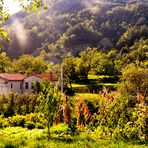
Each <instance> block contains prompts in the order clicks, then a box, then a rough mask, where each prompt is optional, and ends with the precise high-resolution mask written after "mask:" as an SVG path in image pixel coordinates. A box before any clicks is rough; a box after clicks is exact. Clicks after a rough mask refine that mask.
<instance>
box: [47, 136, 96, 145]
mask: <svg viewBox="0 0 148 148" xmlns="http://www.w3.org/2000/svg"><path fill="white" fill-rule="evenodd" d="M48 140H49V141H54V142H62V143H66V144H71V143H75V142H78V141H82V142H84V141H88V142H90V141H91V142H93V141H94V140H93V139H92V138H90V137H85V138H81V137H72V136H71V137H50V138H49V139H48Z"/></svg>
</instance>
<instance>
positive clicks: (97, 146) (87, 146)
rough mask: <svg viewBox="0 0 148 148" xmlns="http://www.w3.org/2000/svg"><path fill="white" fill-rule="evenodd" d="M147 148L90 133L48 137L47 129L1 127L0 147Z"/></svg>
mask: <svg viewBox="0 0 148 148" xmlns="http://www.w3.org/2000/svg"><path fill="white" fill-rule="evenodd" d="M75 147H76V148H108V147H109V148H146V147H147V146H146V145H136V144H132V143H125V142H116V143H114V142H112V141H106V140H95V139H93V138H91V137H90V136H89V134H86V133H84V134H83V133H82V134H80V135H79V136H74V137H71V136H69V135H63V136H58V135H56V134H53V135H52V137H51V138H50V139H48V138H47V135H46V130H43V129H33V130H27V129H25V128H21V127H9V128H5V129H0V148H75Z"/></svg>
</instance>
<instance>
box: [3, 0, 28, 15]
mask: <svg viewBox="0 0 148 148" xmlns="http://www.w3.org/2000/svg"><path fill="white" fill-rule="evenodd" d="M26 3H27V0H24V4H25V5H26ZM21 9H22V7H21V6H20V3H19V0H15V1H14V0H4V11H6V12H8V13H9V14H15V13H17V12H19V11H20V10H21Z"/></svg>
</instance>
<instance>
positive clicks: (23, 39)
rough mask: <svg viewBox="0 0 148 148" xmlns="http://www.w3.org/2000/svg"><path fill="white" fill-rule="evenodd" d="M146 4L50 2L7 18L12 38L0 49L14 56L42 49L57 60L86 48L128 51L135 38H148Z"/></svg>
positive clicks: (125, 0) (128, 0)
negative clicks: (31, 10) (36, 9)
mask: <svg viewBox="0 0 148 148" xmlns="http://www.w3.org/2000/svg"><path fill="white" fill-rule="evenodd" d="M147 5H148V4H147V0H103V1H102V0H93V1H91V2H88V1H85V0H75V1H68V0H54V1H50V3H47V4H46V6H47V8H46V10H43V9H41V10H39V11H37V12H30V13H28V14H26V13H23V12H19V13H18V14H15V15H13V16H12V17H10V18H9V20H8V21H7V22H6V23H5V24H4V25H5V26H6V27H7V28H9V29H7V30H8V32H9V33H10V37H11V38H12V41H11V43H9V44H7V43H5V41H3V45H4V49H3V50H2V51H0V52H3V51H5V52H6V53H7V54H8V56H9V57H11V58H16V57H18V56H20V55H22V54H24V53H25V54H33V55H39V54H40V52H41V51H43V50H44V51H45V52H46V53H50V54H49V56H48V59H49V60H52V61H54V62H56V63H57V62H59V59H60V56H61V55H74V56H78V54H79V53H80V52H81V51H84V50H85V49H86V47H96V48H99V49H102V50H104V51H106V50H107V51H109V50H111V49H115V50H117V52H118V53H127V52H129V50H130V49H129V48H130V47H131V46H132V45H133V44H134V42H135V41H137V40H139V39H141V38H142V39H143V40H145V39H146V38H147V37H148V27H147V25H148V21H147V20H148V13H147V12H148V6H147ZM51 57H52V58H51Z"/></svg>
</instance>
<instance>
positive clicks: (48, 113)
mask: <svg viewBox="0 0 148 148" xmlns="http://www.w3.org/2000/svg"><path fill="white" fill-rule="evenodd" d="M38 99H39V100H42V112H44V114H45V117H46V119H47V127H48V136H49V137H50V127H51V126H52V125H53V121H54V118H55V115H56V111H57V109H58V103H59V96H57V95H56V94H55V91H54V86H53V84H52V83H51V82H50V81H46V80H45V81H43V82H42V83H41V91H40V93H39V95H38Z"/></svg>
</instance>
